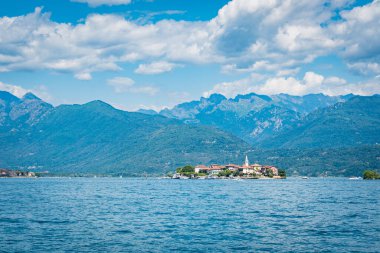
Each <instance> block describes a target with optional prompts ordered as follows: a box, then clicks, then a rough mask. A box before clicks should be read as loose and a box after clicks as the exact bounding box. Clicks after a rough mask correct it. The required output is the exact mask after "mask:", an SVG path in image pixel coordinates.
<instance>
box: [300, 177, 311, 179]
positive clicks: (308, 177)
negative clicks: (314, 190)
mask: <svg viewBox="0 0 380 253" xmlns="http://www.w3.org/2000/svg"><path fill="white" fill-rule="evenodd" d="M301 178H302V179H309V177H301Z"/></svg>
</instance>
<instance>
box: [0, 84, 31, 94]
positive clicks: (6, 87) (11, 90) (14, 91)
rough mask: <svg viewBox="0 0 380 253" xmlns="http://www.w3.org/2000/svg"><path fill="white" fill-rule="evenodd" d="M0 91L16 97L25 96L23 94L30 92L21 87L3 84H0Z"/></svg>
mask: <svg viewBox="0 0 380 253" xmlns="http://www.w3.org/2000/svg"><path fill="white" fill-rule="evenodd" d="M0 90H2V91H7V92H9V93H12V94H13V95H15V96H16V97H22V96H24V95H25V93H28V92H30V91H29V90H26V89H24V88H22V87H21V86H17V85H11V84H5V83H3V82H0Z"/></svg>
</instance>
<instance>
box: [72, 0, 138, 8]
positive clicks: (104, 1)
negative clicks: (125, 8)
mask: <svg viewBox="0 0 380 253" xmlns="http://www.w3.org/2000/svg"><path fill="white" fill-rule="evenodd" d="M71 1H72V2H78V3H87V4H88V5H89V6H91V7H97V6H100V5H126V4H130V3H131V2H132V1H131V0H71Z"/></svg>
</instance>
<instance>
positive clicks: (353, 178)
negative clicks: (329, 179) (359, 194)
mask: <svg viewBox="0 0 380 253" xmlns="http://www.w3.org/2000/svg"><path fill="white" fill-rule="evenodd" d="M361 179H363V178H362V177H350V178H349V180H361Z"/></svg>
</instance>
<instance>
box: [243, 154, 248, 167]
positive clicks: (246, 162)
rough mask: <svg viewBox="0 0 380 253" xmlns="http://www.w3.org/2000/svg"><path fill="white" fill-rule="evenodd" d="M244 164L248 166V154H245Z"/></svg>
mask: <svg viewBox="0 0 380 253" xmlns="http://www.w3.org/2000/svg"><path fill="white" fill-rule="evenodd" d="M244 165H245V166H249V161H248V156H247V155H246V156H245V162H244Z"/></svg>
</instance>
